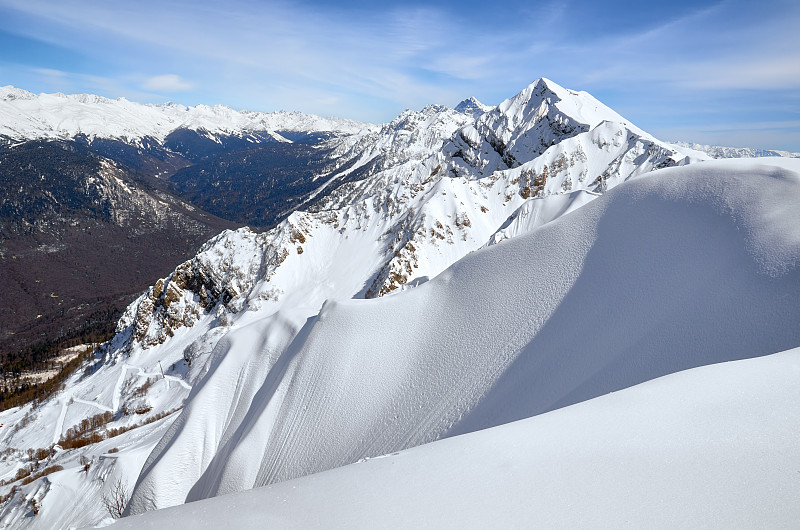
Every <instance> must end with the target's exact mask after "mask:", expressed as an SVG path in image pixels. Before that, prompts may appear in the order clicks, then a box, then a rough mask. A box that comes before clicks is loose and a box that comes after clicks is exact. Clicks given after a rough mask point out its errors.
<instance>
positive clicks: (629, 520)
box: [109, 349, 800, 530]
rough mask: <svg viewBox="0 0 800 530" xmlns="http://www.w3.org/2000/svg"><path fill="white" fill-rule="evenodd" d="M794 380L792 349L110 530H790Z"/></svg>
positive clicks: (797, 480)
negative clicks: (508, 529)
mask: <svg viewBox="0 0 800 530" xmlns="http://www.w3.org/2000/svg"><path fill="white" fill-rule="evenodd" d="M684 353H688V352H684ZM695 353H697V352H695ZM799 378H800V349H794V350H791V351H787V352H783V353H779V354H775V355H770V356H767V357H762V358H759V359H749V360H744V361H736V362H729V363H723V364H716V365H712V366H706V367H702V368H695V369H693V370H688V371H684V372H680V373H676V374H672V375H669V376H666V377H663V378H660V379H656V380H653V381H649V382H646V383H643V384H641V385H638V386H635V387H633V388H629V389H626V390H622V391H620V392H616V393H613V394H608V395H605V396H602V397H598V398H595V399H592V400H590V401H586V402H583V403H580V404H577V405H573V406H571V407H567V408H563V409H560V410H557V411H554V412H550V413H547V414H544V415H541V416H537V417H535V418H529V419H525V420H521V421H517V422H514V423H510V424H508V425H503V426H499V427H494V428H492V429H487V430H484V431H480V432H476V433H471V434H467V435H463V436H458V437H454V438H450V439H447V440H442V441H439V442H435V443H432V444H428V445H424V446H421V447H417V448H414V449H410V450H407V451H403V452H400V453H395V454H392V455H387V456H385V457H381V458H375V459H370V460H368V461H364V462H361V463H358V464H353V465H350V466H346V467H342V468H339V469H335V470H331V471H327V472H325V473H320V474H317V475H312V476H309V477H304V478H301V479H297V480H292V481H288V482H283V483H280V484H275V485H273V486H268V487H264V488H257V489H254V490H250V491H245V492H241V493H234V494H231V495H226V496H222V497H217V498H213V499H208V500H204V501H200V502H196V503H189V504H186V505H183V506H177V507H174V508H167V509H164V510H159V511H157V512H151V513H148V514H144V515H141V516H133V517H130V518H125V519H120V520H118V521H117V522H116V523H115V524H113V525H112V526H110V527H109V528H113V529H114V530H124V529H128V528H130V529H137V530H139V529H148V528H153V529H155V528H186V527H191V528H240V529H248V528H397V527H403V528H464V527H466V528H530V527H542V528H776V529H777V528H796V525H797V521H798V519H800V503H798V502H797V493H798V491H800V444H798V443H797V433H798V432H800V385H798V384H797V382H798V379H799Z"/></svg>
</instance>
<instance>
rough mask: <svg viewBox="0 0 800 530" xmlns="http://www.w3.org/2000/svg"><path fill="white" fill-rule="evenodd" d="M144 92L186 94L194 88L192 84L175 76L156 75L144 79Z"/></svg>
mask: <svg viewBox="0 0 800 530" xmlns="http://www.w3.org/2000/svg"><path fill="white" fill-rule="evenodd" d="M142 88H144V89H145V90H152V91H154V92H186V91H188V90H192V89H193V88H194V84H193V83H190V82H188V81H186V80H185V79H181V77H180V76H178V75H175V74H166V75H157V76H155V77H151V78H149V79H146V80H145V82H144V83H143V84H142Z"/></svg>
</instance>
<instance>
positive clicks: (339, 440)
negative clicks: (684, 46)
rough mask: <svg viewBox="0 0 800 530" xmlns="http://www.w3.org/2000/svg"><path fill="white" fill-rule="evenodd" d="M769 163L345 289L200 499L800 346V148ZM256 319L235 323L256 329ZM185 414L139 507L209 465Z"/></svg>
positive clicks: (224, 443) (613, 202)
mask: <svg viewBox="0 0 800 530" xmlns="http://www.w3.org/2000/svg"><path fill="white" fill-rule="evenodd" d="M769 164H770V161H767V160H758V161H756V162H748V163H742V162H741V161H729V162H724V163H723V162H713V163H712V162H705V163H702V164H697V165H692V166H689V167H686V168H672V169H667V170H663V171H659V172H658V173H653V174H652V175H648V176H646V177H640V178H637V179H633V180H631V181H629V182H627V183H625V184H624V185H622V186H620V187H618V188H615V189H614V190H612V191H610V192H609V193H608V194H606V195H604V196H603V197H602V198H600V199H597V200H595V201H593V202H591V203H590V204H588V205H586V206H584V207H582V208H580V209H579V210H577V211H575V212H574V213H573V214H572V215H569V216H565V217H561V218H559V219H558V220H557V221H555V222H553V223H550V224H548V225H545V226H543V227H541V228H539V229H537V230H535V231H534V232H532V233H531V234H530V235H528V236H520V237H517V238H515V239H512V240H510V241H507V242H504V243H503V244H500V245H496V246H493V247H492V248H490V249H486V250H484V251H482V252H478V253H474V254H472V255H470V256H468V257H466V258H464V259H463V260H461V261H459V262H458V263H457V264H455V265H454V266H452V267H451V268H449V269H448V270H447V271H446V272H445V273H444V274H441V275H439V276H438V277H437V278H435V279H433V280H431V281H429V282H428V283H426V284H425V285H422V286H420V287H418V288H416V289H413V290H411V291H409V292H406V293H402V294H400V295H397V296H388V297H384V298H382V299H380V300H376V301H359V300H352V301H338V302H328V303H326V305H325V306H324V307H323V308H322V311H321V312H320V314H319V316H318V317H316V318H313V319H311V320H309V321H308V323H307V324H306V325H305V326H304V328H303V329H302V330H301V331H300V333H299V334H298V335H297V337H296V338H295V339H294V341H293V342H292V344H291V345H290V346H289V347H288V348H287V349H286V350H285V351H284V352H283V353H282V354H281V355H280V356H279V357H277V359H275V355H274V354H273V355H272V356H270V361H267V359H265V362H274V363H275V364H274V366H273V367H272V368H271V370H270V371H269V373H268V374H267V375H266V378H265V379H264V383H263V385H262V386H261V388H260V389H259V390H258V393H257V394H256V395H255V397H254V398H253V401H252V405H251V406H250V407H249V410H248V411H247V414H246V416H245V417H244V418H243V419H241V420H239V419H238V418H237V421H236V422H233V424H232V425H233V426H235V427H236V428H235V429H229V430H228V431H227V432H225V433H223V434H221V435H219V437H218V440H219V441H218V442H217V443H216V445H217V447H218V450H217V452H216V455H215V456H214V458H213V459H212V461H211V462H210V465H209V466H208V467H207V469H206V470H205V472H204V473H203V475H202V477H201V478H200V479H199V480H198V481H197V482H196V484H195V485H194V487H193V488H192V490H191V491H190V492H189V494H188V496H187V500H195V499H199V498H204V497H208V496H213V495H218V494H222V493H229V492H232V491H238V490H241V489H247V488H251V487H253V486H259V485H264V484H269V483H273V482H277V481H281V480H286V479H290V478H294V477H298V476H302V475H306V474H310V473H314V472H319V471H323V470H326V469H330V468H332V467H337V466H341V465H345V464H348V463H352V462H355V461H357V460H359V459H361V458H364V457H370V456H377V455H380V454H385V453H389V452H392V451H397V450H400V449H404V448H407V447H412V446H415V445H419V444H422V443H426V442H430V441H434V440H436V439H439V438H442V437H447V436H451V435H454V434H460V433H465V432H470V431H474V430H478V429H482V428H486V427H491V426H494V425H498V424H500V423H505V422H508V421H513V420H517V419H521V418H525V417H528V416H532V415H535V414H539V413H542V412H546V411H549V410H553V409H556V408H559V407H563V406H566V405H569V404H572V403H576V402H579V401H582V400H586V399H590V398H592V397H595V396H598V395H601V394H604V393H607V392H611V391H615V390H619V389H622V388H625V387H628V386H631V385H634V384H637V383H640V382H642V381H646V380H648V379H652V378H654V377H658V376H661V375H664V374H668V373H672V372H675V371H679V370H683V369H686V368H691V367H694V366H699V365H704V364H709V363H714V362H721V361H726V360H732V359H739V358H745V357H752V356H756V355H765V354H769V353H774V352H777V351H782V350H785V349H788V348H791V347H794V346H797V345H798V344H800V332H798V329H800V328H799V327H798V325H797V324H798V323H800V309H799V308H800V305H798V304H797V301H798V299H800V277H798V270H797V267H796V265H797V260H798V258H800V234H799V233H798V231H797V228H796V226H798V221H800V219H798V214H797V211H796V208H794V205H795V204H797V201H798V200H800V176H799V175H798V173H800V165H798V164H797V163H794V164H791V163H789V162H784V164H785V167H786V168H788V169H782V168H781V167H778V166H775V165H769ZM245 333H250V331H249V330H248V331H245V328H241V331H238V330H234V331H231V332H229V334H228V338H227V339H226V340H227V341H231V342H232V343H235V344H236V349H237V350H239V349H240V348H246V346H245V344H246V343H247V339H246V338H244V337H245V335H244V334H245ZM237 337H242V338H241V339H240V340H237ZM221 348H226V346H225V345H220V346H218V349H217V351H215V354H214V355H215V356H216V357H220V356H222V355H224V352H223V351H222V350H221ZM272 359H275V360H274V361H271V360H272ZM223 373H226V372H223ZM216 379H217V378H216V375H215V373H214V372H213V368H212V369H211V371H210V372H209V374H208V375H207V376H206V378H205V381H204V384H205V386H206V387H212V386H213V387H215V388H216V389H217V390H216V392H218V393H221V394H223V395H227V396H228V397H227V398H226V399H224V400H223V401H222V402H223V403H227V402H229V401H230V399H231V398H230V392H231V391H232V387H231V385H230V384H229V383H226V382H225V381H228V380H229V377H227V378H222V377H221V378H220V380H219V381H217V380H216ZM226 389H227V390H226ZM226 392H227V394H226ZM191 399H192V398H191V397H190V400H191ZM225 410H228V409H227V407H225ZM187 411H188V409H187ZM184 415H186V413H184ZM224 417H225V418H226V419H225V420H221V418H219V417H216V416H215V418H216V419H215V420H214V421H215V422H216V423H217V424H219V422H220V421H223V423H228V422H229V421H230V419H229V418H230V417H229V416H228V415H227V413H226V414H225V415H224ZM199 418H200V419H199V421H201V422H203V421H205V422H206V423H208V421H210V420H209V412H207V411H206V412H204V413H203V415H202V416H200V417H199ZM203 418H205V419H203ZM189 422H190V420H189V418H187V419H186V423H187V424H188V423H189ZM170 434H171V435H172V436H169V435H168V436H167V437H165V438H164V439H162V441H161V442H160V443H159V445H158V446H157V448H156V450H155V451H154V453H153V454H152V455H151V458H150V459H149V460H148V463H147V464H146V465H145V468H144V470H143V473H142V475H141V478H140V482H139V484H138V485H137V488H136V490H135V492H134V495H133V498H132V500H131V505H130V506H131V511H132V512H133V513H137V512H141V511H143V510H146V509H152V508H154V507H158V506H165V505H168V504H171V503H176V502H180V500H179V498H178V497H179V496H180V487H179V486H177V485H175V484H174V483H172V484H170V485H169V486H168V487H164V486H162V484H164V482H165V480H166V477H178V476H181V477H186V476H192V475H193V474H195V473H197V470H198V469H200V468H201V467H202V466H198V467H195V466H193V465H189V464H187V462H185V461H181V459H180V458H177V457H176V456H177V455H176V454H175V452H174V451H178V448H180V454H187V452H189V448H193V449H192V450H193V451H194V452H196V453H198V454H199V453H202V452H203V450H202V448H201V447H199V446H198V445H197V444H198V443H199V442H201V441H202V440H203V439H205V435H203V438H200V439H198V438H196V437H197V436H198V435H199V433H198V432H194V433H191V432H190V431H176V430H175V429H173V431H172V432H171V433H170Z"/></svg>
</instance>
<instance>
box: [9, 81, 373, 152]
mask: <svg viewBox="0 0 800 530" xmlns="http://www.w3.org/2000/svg"><path fill="white" fill-rule="evenodd" d="M364 126H365V125H364V124H363V123H359V122H355V121H352V120H343V119H338V118H321V117H319V116H314V115H310V114H302V113H299V112H284V111H280V112H272V113H261V112H251V111H236V110H234V109H231V108H230V107H225V106H223V105H215V106H213V107H209V106H206V105H198V106H196V107H185V106H183V105H176V104H172V103H167V104H163V105H143V104H140V103H134V102H131V101H128V100H126V99H125V98H120V99H116V100H112V99H107V98H104V97H100V96H94V95H90V94H75V95H65V94H38V95H37V94H33V93H31V92H28V91H25V90H22V89H19V88H15V87H12V86H5V87H0V138H2V137H7V138H8V139H10V140H17V141H18V140H31V139H37V138H62V139H63V138H71V137H73V136H75V135H78V134H82V135H85V136H88V137H90V138H94V137H101V138H116V139H122V140H125V141H128V142H131V143H140V142H141V141H142V140H143V139H145V138H146V137H149V138H152V139H155V140H157V141H159V142H163V141H164V139H165V138H166V137H167V135H169V134H170V133H171V132H172V131H174V130H176V129H189V130H195V131H202V132H203V133H204V134H207V135H210V136H215V135H240V136H241V135H246V134H249V133H253V132H264V131H278V130H288V131H342V132H356V131H359V130H361V129H363V128H364ZM274 138H275V139H277V140H280V141H284V139H283V138H282V137H281V136H280V135H274Z"/></svg>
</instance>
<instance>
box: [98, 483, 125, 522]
mask: <svg viewBox="0 0 800 530" xmlns="http://www.w3.org/2000/svg"><path fill="white" fill-rule="evenodd" d="M127 502H128V484H127V482H123V481H122V479H121V478H118V479H117V481H116V482H115V483H114V485H113V486H111V490H110V491H109V492H108V493H104V494H103V506H105V508H106V511H107V512H108V514H109V515H110V516H111V517H113V518H114V519H119V518H120V517H122V512H124V511H125V504H126V503H127Z"/></svg>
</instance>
